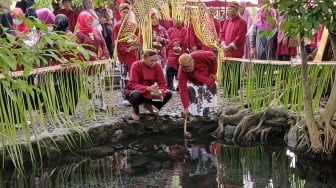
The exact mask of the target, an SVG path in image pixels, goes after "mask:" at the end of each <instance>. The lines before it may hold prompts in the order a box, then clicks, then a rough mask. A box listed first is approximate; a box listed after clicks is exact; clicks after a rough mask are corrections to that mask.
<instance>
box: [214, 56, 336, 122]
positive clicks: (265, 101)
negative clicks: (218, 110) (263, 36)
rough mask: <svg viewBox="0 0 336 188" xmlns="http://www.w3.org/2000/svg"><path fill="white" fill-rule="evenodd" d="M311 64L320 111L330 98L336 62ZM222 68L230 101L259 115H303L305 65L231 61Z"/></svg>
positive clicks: (223, 88)
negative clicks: (271, 111) (274, 111)
mask: <svg viewBox="0 0 336 188" xmlns="http://www.w3.org/2000/svg"><path fill="white" fill-rule="evenodd" d="M242 63H243V64H242ZM308 64H309V76H310V82H311V92H312V100H313V105H314V108H315V109H316V110H318V109H319V108H320V107H321V106H322V107H323V102H324V101H325V99H327V98H328V96H329V95H330V90H331V85H332V83H333V79H334V67H335V65H336V62H335V61H328V62H308ZM242 65H243V66H244V69H245V71H242ZM219 67H220V68H219V72H218V77H219V83H220V88H221V91H222V92H221V93H222V94H223V97H224V98H226V99H227V100H230V101H232V102H234V103H239V104H240V105H241V106H242V107H248V108H251V109H253V110H255V111H258V110H261V109H263V108H268V107H278V108H283V109H285V110H291V111H294V112H295V113H297V115H299V116H300V115H302V109H303V86H302V77H301V62H299V61H296V62H294V61H270V60H254V59H253V60H248V59H239V58H227V59H224V61H223V63H221V64H220V66H219Z"/></svg>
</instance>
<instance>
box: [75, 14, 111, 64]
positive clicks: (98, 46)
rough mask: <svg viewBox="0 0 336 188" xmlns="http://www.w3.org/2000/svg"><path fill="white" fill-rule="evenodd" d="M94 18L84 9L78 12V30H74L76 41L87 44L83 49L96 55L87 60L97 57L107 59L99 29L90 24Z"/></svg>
mask: <svg viewBox="0 0 336 188" xmlns="http://www.w3.org/2000/svg"><path fill="white" fill-rule="evenodd" d="M93 21H94V18H93V17H92V15H91V14H90V13H88V12H86V11H83V12H81V13H80V14H79V16H78V19H77V26H78V30H77V32H76V37H77V42H78V43H79V44H88V45H90V46H88V45H86V46H84V48H85V49H87V50H90V51H92V52H94V53H95V54H96V55H97V57H94V56H91V57H90V59H89V61H95V60H97V59H107V58H108V57H109V52H108V50H107V47H106V43H105V40H104V38H103V37H102V35H101V33H100V31H98V29H96V28H94V27H93V26H92V23H93Z"/></svg>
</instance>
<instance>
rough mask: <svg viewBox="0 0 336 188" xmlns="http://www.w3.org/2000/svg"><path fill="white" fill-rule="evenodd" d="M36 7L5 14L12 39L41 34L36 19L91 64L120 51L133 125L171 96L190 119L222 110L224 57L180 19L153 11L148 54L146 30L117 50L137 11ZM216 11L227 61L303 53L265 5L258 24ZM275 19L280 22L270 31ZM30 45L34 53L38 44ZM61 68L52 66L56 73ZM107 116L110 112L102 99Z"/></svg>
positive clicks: (119, 1)
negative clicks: (32, 25) (78, 47)
mask: <svg viewBox="0 0 336 188" xmlns="http://www.w3.org/2000/svg"><path fill="white" fill-rule="evenodd" d="M33 2H34V1H32V0H22V1H20V2H18V3H17V4H16V8H14V9H12V10H10V12H9V13H8V14H1V23H2V25H3V26H5V27H8V28H10V30H9V31H15V34H14V33H13V34H14V35H16V36H17V37H18V38H20V36H21V35H26V34H29V33H31V32H36V31H33V30H30V29H29V27H27V25H26V23H25V22H26V19H28V17H31V16H33V17H36V18H38V19H39V20H40V21H41V22H42V23H44V24H45V25H47V26H48V29H49V31H51V32H60V31H61V32H63V33H64V34H67V35H71V34H74V35H75V36H76V42H78V43H79V44H86V45H85V46H84V47H85V48H86V49H87V50H89V51H91V52H93V53H94V54H95V56H90V58H89V60H90V61H95V60H103V59H109V58H112V57H113V55H114V54H113V51H114V50H115V51H116V52H117V54H116V56H117V65H118V66H119V70H120V72H121V82H120V85H121V92H122V96H123V99H124V100H123V103H124V104H126V105H127V104H128V105H130V106H132V108H133V109H132V111H131V116H130V118H132V119H133V120H139V118H140V116H139V105H141V104H144V108H145V109H147V110H148V111H149V112H150V113H151V114H155V113H156V110H155V109H154V108H153V106H154V107H155V108H157V109H158V110H160V109H161V108H162V107H163V106H164V105H165V104H166V103H167V102H168V101H169V99H170V98H171V97H172V91H176V92H179V94H180V97H181V101H182V105H183V108H184V110H183V115H184V117H187V116H188V115H189V114H191V115H199V116H205V115H207V114H208V112H209V109H211V107H214V106H216V100H217V91H216V90H217V83H216V74H217V63H218V62H217V55H216V54H217V52H216V51H215V49H212V48H211V47H209V46H206V45H205V44H204V43H203V42H202V41H201V40H200V39H199V38H198V37H197V35H196V34H195V31H194V29H193V25H192V24H190V25H188V26H186V25H183V22H182V21H181V20H177V19H173V18H172V19H171V20H160V19H159V16H158V14H159V13H158V10H156V9H150V11H149V16H150V18H151V23H152V39H153V41H152V48H150V49H141V43H142V39H141V37H140V34H139V33H140V31H139V29H137V30H136V31H135V34H134V37H133V38H131V39H130V40H127V41H120V42H116V41H118V39H119V38H118V37H120V36H119V34H120V29H121V27H122V23H123V21H124V18H125V17H126V16H127V15H128V14H129V12H131V11H132V8H133V7H132V3H131V2H129V1H125V0H114V2H112V3H110V1H103V0H101V1H98V3H97V6H96V7H94V6H93V2H92V0H83V1H82V7H81V10H77V9H76V10H74V9H73V5H72V1H71V0H62V1H61V2H57V3H54V4H53V9H49V8H41V9H37V10H34V9H32V7H31V5H32V3H33ZM215 11H216V10H215V9H214V8H213V7H210V8H209V17H210V19H212V20H213V22H214V26H215V28H216V34H217V37H218V40H219V41H218V44H220V47H221V48H222V50H223V51H224V56H225V57H234V58H250V59H261V60H270V59H272V60H275V59H278V60H290V58H291V57H293V56H296V55H297V53H298V52H297V50H298V47H297V46H290V45H289V43H288V38H289V37H288V36H286V35H285V32H284V31H281V29H280V27H278V25H279V24H281V23H283V22H284V20H285V18H282V17H281V16H280V14H279V13H278V12H277V11H276V10H274V9H272V8H269V7H267V6H263V5H261V6H260V8H259V9H258V11H257V15H256V18H255V19H253V18H252V16H251V15H250V13H249V12H248V10H247V9H246V3H245V2H244V1H240V2H236V1H232V2H229V3H228V6H227V15H226V16H225V19H224V20H221V19H219V18H216V17H215ZM269 17H271V18H273V19H274V20H275V22H274V23H269V22H268V21H267V19H268V18H269ZM277 24H278V25H277ZM275 28H277V31H276V32H274V35H272V36H265V35H263V34H262V32H263V31H265V30H273V29H275ZM322 29H323V27H322ZM322 29H321V30H320V31H318V32H316V33H317V34H316V37H315V40H314V41H313V42H312V43H309V44H307V51H308V50H309V52H311V51H313V50H314V48H316V47H317V44H318V41H319V38H320V37H321V32H322ZM1 33H3V31H2V30H1V31H0V34H1ZM38 36H39V37H42V36H43V34H41V33H39V34H38ZM26 42H27V44H29V45H34V44H36V43H37V42H38V40H33V41H31V40H30V41H26ZM115 48H116V49H115ZM79 58H82V57H79ZM59 63H60V62H55V61H53V62H52V64H51V65H57V64H59ZM18 70H19V69H18ZM176 83H177V84H176ZM98 86H99V89H98V92H99V93H98V95H99V96H102V91H101V90H102V79H99V81H98ZM100 108H101V109H106V104H105V102H104V99H103V98H102V99H101V104H100Z"/></svg>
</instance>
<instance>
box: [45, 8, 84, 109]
mask: <svg viewBox="0 0 336 188" xmlns="http://www.w3.org/2000/svg"><path fill="white" fill-rule="evenodd" d="M52 31H53V32H56V33H57V34H59V35H71V34H72V32H71V31H70V30H69V20H68V18H67V17H66V16H65V15H64V14H58V15H57V16H56V17H55V26H54V29H53V30H52ZM54 48H57V46H55V47H54ZM59 55H61V56H62V57H63V58H65V59H67V60H68V61H71V59H73V58H75V56H74V55H72V54H59ZM79 59H81V58H79ZM59 64H61V62H59V61H57V60H55V59H52V60H51V62H50V65H51V66H55V65H59ZM76 73H77V72H76V71H66V72H54V73H53V76H54V87H55V91H56V101H57V103H58V105H57V106H58V107H59V110H60V111H61V112H64V113H67V114H69V115H72V114H74V112H75V110H76V106H77V102H78V93H77V88H78V85H77V84H78V78H79V76H78V75H77V74H76ZM62 87H64V88H66V89H65V90H62ZM65 96H66V97H67V99H66V104H65V103H64V100H63V101H62V98H63V99H64V97H65Z"/></svg>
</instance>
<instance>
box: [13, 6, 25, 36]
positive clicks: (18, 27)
mask: <svg viewBox="0 0 336 188" xmlns="http://www.w3.org/2000/svg"><path fill="white" fill-rule="evenodd" d="M11 12H12V14H13V15H15V16H19V15H22V17H23V22H22V24H20V25H16V24H15V23H13V28H14V29H16V30H18V31H20V32H22V33H29V28H28V26H27V25H26V23H25V22H26V18H25V17H24V13H23V11H22V9H20V8H14V9H13V10H11Z"/></svg>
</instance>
